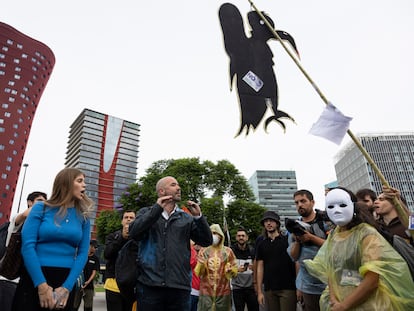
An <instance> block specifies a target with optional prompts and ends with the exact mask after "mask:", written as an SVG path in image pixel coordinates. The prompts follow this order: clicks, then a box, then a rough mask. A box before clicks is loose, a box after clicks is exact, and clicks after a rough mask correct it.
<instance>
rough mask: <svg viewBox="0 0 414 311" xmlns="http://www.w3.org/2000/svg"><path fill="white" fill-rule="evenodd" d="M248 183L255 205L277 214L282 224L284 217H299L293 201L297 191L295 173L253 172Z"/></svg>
mask: <svg viewBox="0 0 414 311" xmlns="http://www.w3.org/2000/svg"><path fill="white" fill-rule="evenodd" d="M248 183H249V184H250V186H251V187H252V189H253V193H254V195H255V197H256V203H258V204H260V205H262V206H263V207H265V208H266V209H268V210H271V211H275V212H276V213H278V214H279V216H280V219H281V221H282V224H283V223H284V220H285V218H286V217H289V218H298V217H299V215H298V213H297V211H296V206H295V202H294V200H293V194H294V193H295V192H296V191H297V190H298V186H297V183H296V173H295V171H255V172H254V174H253V175H252V176H251V177H250V178H249V180H248Z"/></svg>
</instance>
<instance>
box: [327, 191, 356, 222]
mask: <svg viewBox="0 0 414 311" xmlns="http://www.w3.org/2000/svg"><path fill="white" fill-rule="evenodd" d="M325 209H326V213H327V214H328V217H329V219H330V220H332V222H333V223H334V224H335V225H337V226H345V225H347V224H349V223H350V222H351V220H352V218H353V217H354V202H352V200H351V196H350V195H349V193H348V192H346V191H344V190H342V189H332V190H331V191H329V192H328V193H327V194H326V197H325Z"/></svg>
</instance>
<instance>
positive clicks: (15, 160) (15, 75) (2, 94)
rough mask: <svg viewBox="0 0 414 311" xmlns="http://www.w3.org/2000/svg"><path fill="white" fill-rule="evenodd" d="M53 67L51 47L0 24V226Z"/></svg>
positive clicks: (7, 211)
mask: <svg viewBox="0 0 414 311" xmlns="http://www.w3.org/2000/svg"><path fill="white" fill-rule="evenodd" d="M54 65H55V56H54V54H53V52H52V50H51V49H50V48H49V47H48V46H46V45H45V44H43V43H42V42H39V41H37V40H35V39H33V38H30V37H28V36H26V35H25V34H23V33H21V32H19V31H18V30H16V29H14V28H13V27H11V26H9V25H7V24H4V23H1V22H0V137H1V140H0V224H2V223H4V222H6V221H8V220H9V218H10V214H11V209H12V205H13V200H14V196H15V194H16V186H17V181H18V178H19V174H20V170H21V167H22V164H23V163H22V162H23V157H24V153H25V150H26V145H27V141H28V139H29V134H30V130H31V127H32V122H33V119H34V117H35V113H36V109H37V107H38V104H39V101H40V97H41V96H42V94H43V91H44V89H45V87H46V84H47V82H48V80H49V78H50V75H51V73H52V70H53V67H54Z"/></svg>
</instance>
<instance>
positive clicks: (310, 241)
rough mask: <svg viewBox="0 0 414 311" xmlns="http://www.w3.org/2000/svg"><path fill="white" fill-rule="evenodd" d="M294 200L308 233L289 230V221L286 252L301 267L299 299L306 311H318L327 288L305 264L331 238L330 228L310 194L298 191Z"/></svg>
mask: <svg viewBox="0 0 414 311" xmlns="http://www.w3.org/2000/svg"><path fill="white" fill-rule="evenodd" d="M293 200H294V201H295V205H296V210H297V212H298V214H299V215H300V216H301V218H300V220H301V221H302V222H303V223H304V224H307V225H308V229H307V230H297V231H296V230H294V229H290V227H289V226H288V224H290V222H289V221H286V228H287V229H288V231H289V232H290V233H291V234H290V235H289V247H288V249H287V252H288V254H289V256H290V257H291V258H292V259H293V260H294V261H295V262H297V263H298V265H299V269H298V271H297V275H296V296H297V300H298V302H300V303H301V304H302V305H303V306H304V309H305V310H306V311H319V298H320V297H321V294H322V292H323V290H324V289H325V286H326V285H325V284H324V283H322V282H321V281H319V280H318V279H317V278H315V277H313V276H312V275H310V274H309V273H308V272H307V270H306V268H305V265H304V263H303V261H304V260H305V259H313V257H315V255H316V254H317V253H318V250H319V248H320V247H321V246H322V244H323V243H324V242H325V240H326V238H327V236H328V235H327V231H328V229H329V225H328V224H327V223H326V220H327V219H326V216H325V215H324V213H323V212H322V211H320V210H315V209H314V206H315V201H314V199H313V194H312V193H311V192H310V191H309V190H305V189H302V190H298V191H296V192H295V193H294V194H293ZM294 224H296V223H294ZM294 224H293V225H294Z"/></svg>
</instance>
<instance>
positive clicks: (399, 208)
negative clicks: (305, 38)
mask: <svg viewBox="0 0 414 311" xmlns="http://www.w3.org/2000/svg"><path fill="white" fill-rule="evenodd" d="M248 1H249V3H250V5H251V6H252V8H253V9H254V10H255V11H256V13H257V14H258V15H259V16H260V18H261V19H262V21H263V22H264V23H265V25H266V26H267V27H268V28H269V30H270V31H271V32H272V34H273V35H274V37H275V38H276V39H277V40H278V41H279V43H280V44H281V45H282V47H283V49H284V50H285V51H286V52H287V53H288V54H289V56H290V58H291V59H292V60H293V61H294V63H295V64H296V66H297V67H298V68H299V70H300V71H301V72H302V73H303V75H304V76H305V77H306V79H307V80H308V81H309V82H310V84H311V85H312V87H313V88H314V89H315V91H316V92H317V93H318V94H319V96H320V97H321V99H322V100H323V102H324V103H325V104H326V105H328V104H329V101H328V99H327V98H326V96H325V95H324V94H323V93H322V91H321V89H320V88H319V87H318V86H317V85H316V83H315V82H314V81H313V80H312V78H311V76H310V75H309V74H308V73H307V72H306V70H305V69H304V68H303V66H302V65H301V64H300V62H299V60H298V59H297V58H296V57H295V55H294V54H293V53H292V52H291V51H290V50H289V48H288V47H287V46H286V44H285V43H284V42H283V40H282V39H281V38H280V36H279V35H278V34H277V32H276V30H275V29H274V28H273V27H272V25H271V24H270V23H269V21H268V20H267V19H266V17H265V16H264V15H263V13H262V12H261V11H260V10H258V9H257V7H256V5H255V4H254V3H253V1H252V0H248ZM347 133H348V135H349V137H350V138H351V139H352V141H353V142H354V143H355V144H356V146H357V147H358V149H359V150H360V151H361V153H362V154H363V155H364V157H365V159H366V160H367V162H368V163H369V164H370V165H371V167H372V169H373V170H374V172H375V173H376V174H377V176H378V177H379V179H380V181H381V184H382V185H383V186H386V187H390V185H389V183H388V182H387V180H386V179H385V177H384V175H383V174H382V173H381V171H380V169H379V168H378V166H377V165H376V164H375V162H374V160H373V159H372V158H371V156H370V155H369V153H368V152H367V151H366V149H365V148H364V146H362V144H361V142H360V141H359V139H358V138H357V137H356V136H355V135H354V134H353V133H352V132H351V130H349V129H348V130H347ZM393 204H394V206H395V209H396V210H397V213H398V216H399V218H400V220H401V223H402V224H403V225H404V227H406V228H408V215H407V213H406V212H405V211H404V209H403V208H402V206H401V204H400V202H399V201H398V200H397V198H395V197H394V198H393ZM411 235H413V237H414V232H413V231H412V232H411Z"/></svg>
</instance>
